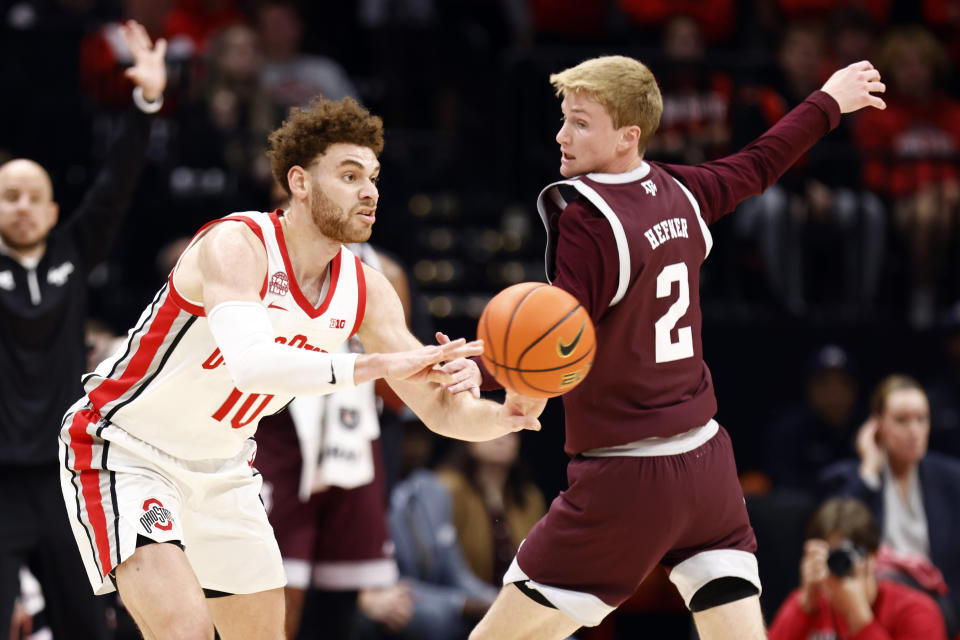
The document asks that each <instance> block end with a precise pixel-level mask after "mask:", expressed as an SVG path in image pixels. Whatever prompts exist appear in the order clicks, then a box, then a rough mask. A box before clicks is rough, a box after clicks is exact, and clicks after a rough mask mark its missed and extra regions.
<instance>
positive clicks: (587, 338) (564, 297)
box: [477, 282, 596, 398]
mask: <svg viewBox="0 0 960 640" xmlns="http://www.w3.org/2000/svg"><path fill="white" fill-rule="evenodd" d="M477 337H478V338H480V339H482V340H483V355H482V356H481V358H482V359H483V364H484V366H486V367H487V370H488V371H489V372H490V373H491V374H492V375H493V377H494V378H496V380H497V382H499V383H500V384H502V385H503V386H504V388H506V389H509V390H510V391H514V392H516V393H520V394H523V395H525V396H532V397H536V398H552V397H553V396H558V395H561V394H563V393H566V392H567V391H570V389H573V388H574V387H575V386H577V384H579V383H580V382H581V381H582V380H583V379H584V378H585V377H586V375H587V373H588V372H589V371H590V365H591V364H593V356H594V354H595V353H596V339H595V336H594V332H593V322H591V320H590V316H589V315H587V311H586V309H584V308H583V307H582V306H580V303H579V302H577V299H576V298H574V297H573V296H572V295H570V294H569V293H567V292H566V291H564V290H563V289H560V288H558V287H554V286H551V285H549V284H544V283H542V282H521V283H520V284H515V285H513V286H512V287H507V288H506V289H504V290H503V291H501V292H500V293H498V294H497V295H496V296H494V297H493V298H492V299H491V300H490V302H488V303H487V306H486V307H485V308H484V310H483V314H482V315H481V316H480V323H479V325H478V326H477Z"/></svg>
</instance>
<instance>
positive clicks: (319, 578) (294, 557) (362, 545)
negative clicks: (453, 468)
mask: <svg viewBox="0 0 960 640" xmlns="http://www.w3.org/2000/svg"><path fill="white" fill-rule="evenodd" d="M274 426H277V427H278V431H279V430H281V429H282V427H281V426H280V425H274V424H271V425H269V427H267V429H269V428H272V427H274ZM264 427H265V425H261V427H260V432H258V434H257V436H258V438H257V440H258V441H259V444H260V447H259V451H258V452H257V460H256V466H257V469H258V470H259V471H260V473H261V474H263V478H264V482H263V493H262V495H263V498H264V503H265V504H266V505H267V515H268V516H269V518H270V524H272V525H273V531H274V535H275V536H276V538H277V544H278V545H279V546H280V554H281V555H282V556H283V567H284V569H285V570H286V572H287V585H288V586H290V587H294V588H298V589H307V588H309V587H315V588H318V589H324V590H327V591H353V590H358V589H363V588H367V587H380V586H388V585H391V584H394V583H395V582H396V581H397V578H398V571H397V565H396V561H395V560H394V558H393V542H392V540H391V539H390V535H389V533H388V532H387V524H386V498H385V487H384V469H383V459H382V454H381V452H380V449H381V447H380V441H379V440H376V441H374V442H371V443H370V444H371V446H372V447H373V455H374V469H375V476H374V480H373V482H371V483H369V484H365V485H363V486H360V487H356V488H354V489H342V488H340V487H331V488H329V489H327V490H325V491H321V492H319V493H314V494H312V495H311V496H310V499H309V500H308V501H307V502H301V501H300V498H299V496H298V490H299V486H300V464H301V459H300V455H299V450H297V451H296V453H295V454H294V455H290V453H291V452H290V449H289V448H288V449H286V450H285V449H283V448H279V447H276V446H274V442H273V439H272V437H271V436H273V435H277V434H276V433H274V434H271V436H268V438H261V437H260V436H261V433H262V432H264V431H265V428H264ZM289 433H290V434H291V435H292V437H293V438H296V434H295V433H294V431H293V428H292V425H291V427H290V430H289ZM267 439H269V440H270V442H269V443H268V442H265V441H264V440H267Z"/></svg>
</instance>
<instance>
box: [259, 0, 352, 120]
mask: <svg viewBox="0 0 960 640" xmlns="http://www.w3.org/2000/svg"><path fill="white" fill-rule="evenodd" d="M256 15H257V32H258V33H259V35H260V46H261V49H262V51H263V56H264V63H263V69H262V71H261V83H262V86H263V90H264V91H266V92H267V94H268V95H269V96H270V99H271V100H273V103H274V105H276V107H277V108H278V109H279V110H280V111H281V112H282V113H286V112H287V110H288V109H289V108H290V107H301V106H305V105H306V104H307V103H308V102H310V99H311V98H315V97H317V96H322V97H324V98H327V99H328V100H339V99H340V98H344V97H346V96H350V97H352V98H357V97H358V95H357V90H356V88H355V87H354V86H353V83H352V82H351V81H350V78H349V77H348V76H347V72H346V71H345V70H344V69H343V67H342V66H340V64H338V63H337V62H336V61H334V60H331V59H330V58H325V57H322V56H315V55H306V54H304V53H303V52H302V50H301V45H302V43H303V30H304V24H303V19H302V17H301V16H300V13H299V11H298V9H297V5H296V4H295V3H294V2H293V1H292V0H264V1H263V2H261V3H259V4H258V5H257V14H256Z"/></svg>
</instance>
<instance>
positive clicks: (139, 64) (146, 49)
mask: <svg viewBox="0 0 960 640" xmlns="http://www.w3.org/2000/svg"><path fill="white" fill-rule="evenodd" d="M120 33H121V34H122V35H123V39H124V40H125V41H126V43H127V46H128V47H130V53H131V54H132V55H133V66H132V67H130V68H129V69H127V70H126V71H125V72H124V74H125V75H126V76H127V77H128V78H130V79H131V80H132V81H133V82H134V83H135V84H136V85H137V86H139V87H140V89H141V90H142V91H143V97H144V98H145V99H146V100H148V101H149V102H154V101H156V100H157V99H158V98H159V97H160V96H161V95H163V90H164V89H165V88H166V86H167V65H166V62H164V59H163V57H164V55H165V54H166V53H167V41H166V40H164V39H163V38H160V39H159V40H157V42H156V44H153V43H152V42H151V41H150V36H149V35H147V30H146V29H144V28H143V25H142V24H140V23H139V22H137V21H135V20H127V21H126V22H125V23H123V25H122V26H121V27H120Z"/></svg>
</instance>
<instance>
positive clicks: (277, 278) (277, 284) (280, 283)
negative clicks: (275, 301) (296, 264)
mask: <svg viewBox="0 0 960 640" xmlns="http://www.w3.org/2000/svg"><path fill="white" fill-rule="evenodd" d="M267 290H268V291H269V292H270V293H272V294H275V295H278V296H285V295H287V292H288V291H290V281H289V280H287V274H285V273H284V272H283V271H277V272H276V273H275V274H273V275H272V276H270V284H269V285H267Z"/></svg>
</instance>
